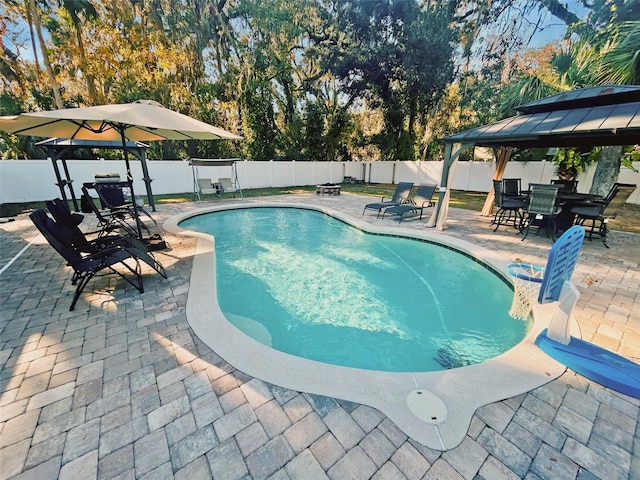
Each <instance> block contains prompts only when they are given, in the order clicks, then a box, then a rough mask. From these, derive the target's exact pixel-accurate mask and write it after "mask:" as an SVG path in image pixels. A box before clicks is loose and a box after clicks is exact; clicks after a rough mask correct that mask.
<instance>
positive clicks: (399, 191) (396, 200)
mask: <svg viewBox="0 0 640 480" xmlns="http://www.w3.org/2000/svg"><path fill="white" fill-rule="evenodd" d="M411 188H413V182H400V183H398V185H397V186H396V191H395V192H393V197H391V200H388V201H386V202H385V201H384V197H382V199H381V200H380V201H379V202H376V203H367V204H366V205H365V206H364V210H362V214H363V215H364V212H366V211H367V210H376V211H377V212H378V213H377V215H376V217H380V212H381V211H382V210H383V209H385V208H387V207H393V206H395V205H402V204H403V203H405V202H406V201H407V198H409V194H410V193H411Z"/></svg>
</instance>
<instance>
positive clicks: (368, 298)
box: [180, 207, 531, 372]
mask: <svg viewBox="0 0 640 480" xmlns="http://www.w3.org/2000/svg"><path fill="white" fill-rule="evenodd" d="M180 227H182V228H185V229H189V230H193V231H198V232H204V233H209V234H211V235H213V236H214V237H215V255H216V280H217V296H218V303H219V304H220V308H221V309H222V311H223V313H224V314H225V317H226V318H227V319H228V320H229V321H230V322H231V323H233V324H234V325H235V326H237V327H238V328H239V329H241V330H243V331H244V332H245V333H246V334H247V335H250V336H252V337H253V338H255V339H256V340H258V341H260V342H262V343H265V344H267V345H269V346H271V347H272V348H275V349H277V350H280V351H283V352H286V353H290V354H292V355H297V356H300V357H305V358H308V359H311V360H317V361H320V362H325V363H330V364H334V365H342V366H348V367H354V368H363V369H371V370H383V371H393V372H412V371H434V370H443V369H447V368H454V367H459V366H465V365H470V364H474V363H479V362H482V361H484V360H487V359H490V358H493V357H495V356H497V355H500V354H501V353H503V352H505V351H507V350H509V349H510V348H511V347H513V346H515V345H516V344H518V343H519V342H520V341H522V339H523V338H524V337H525V336H526V334H527V332H528V330H529V328H530V327H531V321H530V320H529V321H527V322H522V321H520V320H514V319H513V318H511V317H510V316H509V315H508V311H509V308H510V305H511V300H512V298H513V293H512V290H511V288H510V287H509V286H508V285H507V284H506V283H505V282H504V280H503V279H501V278H500V277H499V276H498V275H497V274H495V273H494V272H492V271H491V270H489V268H487V267H486V266H483V265H482V264H480V263H478V262H476V261H474V260H473V259H471V258H469V257H467V256H466V255H463V254H461V253H458V252H456V251H454V250H451V249H449V248H445V247H443V246H439V245H436V244H432V243H429V242H424V241H419V240H414V239H408V238H398V237H394V236H385V235H373V234H368V233H365V232H363V231H361V230H359V229H357V228H354V227H352V226H350V225H348V224H346V223H344V222H342V221H340V220H337V219H335V218H333V217H331V216H328V215H326V214H323V213H320V212H317V211H313V210H306V209H298V208H275V207H254V208H243V209H235V210H225V211H219V212H213V213H207V214H204V215H198V216H195V217H192V218H189V219H187V220H184V221H182V222H180ZM212 294H214V292H212Z"/></svg>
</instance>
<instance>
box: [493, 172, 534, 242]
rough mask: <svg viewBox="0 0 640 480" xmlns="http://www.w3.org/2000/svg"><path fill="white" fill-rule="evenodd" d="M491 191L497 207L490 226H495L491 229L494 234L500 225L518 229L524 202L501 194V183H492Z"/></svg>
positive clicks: (499, 181) (498, 181)
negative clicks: (508, 225)
mask: <svg viewBox="0 0 640 480" xmlns="http://www.w3.org/2000/svg"><path fill="white" fill-rule="evenodd" d="M493 191H494V194H495V199H496V200H495V204H496V207H498V210H496V214H495V215H494V216H493V220H491V225H495V226H496V228H494V229H493V231H494V232H495V231H496V230H498V227H499V226H500V225H507V224H511V225H513V228H519V227H520V224H521V223H522V213H521V210H522V209H523V208H524V207H525V205H526V204H525V202H524V201H523V200H520V199H518V198H510V197H507V196H506V195H504V194H503V192H502V181H501V180H494V181H493Z"/></svg>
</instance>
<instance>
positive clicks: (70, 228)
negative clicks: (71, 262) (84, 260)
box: [45, 198, 167, 278]
mask: <svg viewBox="0 0 640 480" xmlns="http://www.w3.org/2000/svg"><path fill="white" fill-rule="evenodd" d="M45 204H46V206H47V209H48V210H49V212H50V213H51V215H52V216H53V218H54V219H55V221H56V227H57V232H56V234H57V236H58V238H59V239H60V240H61V241H62V242H63V243H64V244H66V245H69V246H71V247H72V248H74V249H76V250H78V251H79V252H81V253H96V252H99V251H101V250H105V249H107V248H110V247H117V248H124V249H127V250H129V251H130V252H131V253H132V254H133V255H135V256H136V258H138V259H139V260H142V261H143V262H144V263H146V264H147V265H149V266H150V267H151V268H153V269H154V270H155V271H156V272H158V273H159V274H160V275H162V277H164V278H167V274H166V272H165V270H164V267H163V266H162V264H161V263H160V262H158V260H156V258H155V257H154V256H153V254H152V253H151V252H149V251H148V249H147V246H146V245H145V244H144V243H142V242H141V241H140V240H138V239H137V238H136V237H135V236H133V235H124V236H122V235H103V236H98V237H97V238H94V239H88V238H87V236H86V234H85V233H84V232H82V230H80V228H79V227H78V226H77V225H73V224H71V223H68V222H67V221H66V216H65V213H64V210H65V208H64V207H65V205H64V202H63V201H62V200H60V199H59V198H57V199H55V200H51V201H47V202H45ZM54 212H55V213H54ZM100 232H102V231H100ZM93 233H97V232H93Z"/></svg>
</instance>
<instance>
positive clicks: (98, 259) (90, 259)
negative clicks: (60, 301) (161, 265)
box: [29, 209, 164, 311]
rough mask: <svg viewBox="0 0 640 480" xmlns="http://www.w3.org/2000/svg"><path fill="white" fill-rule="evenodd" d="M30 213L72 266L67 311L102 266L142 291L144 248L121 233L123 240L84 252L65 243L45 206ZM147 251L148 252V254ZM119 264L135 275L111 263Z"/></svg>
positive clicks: (52, 244)
mask: <svg viewBox="0 0 640 480" xmlns="http://www.w3.org/2000/svg"><path fill="white" fill-rule="evenodd" d="M29 217H30V218H31V221H32V222H33V223H34V224H35V226H36V227H37V228H38V230H39V231H40V233H42V235H43V236H44V237H45V238H46V239H47V241H48V242H49V244H50V245H51V246H52V247H53V248H54V250H56V251H57V252H58V253H59V254H60V255H61V256H62V258H64V259H65V260H66V261H67V265H69V266H70V267H71V268H72V269H73V276H72V277H71V283H72V284H73V285H76V291H75V294H74V296H73V300H72V302H71V306H70V307H69V310H70V311H71V310H73V309H74V308H75V306H76V302H77V301H78V298H79V297H80V294H81V293H82V291H83V290H84V288H85V287H86V285H87V283H89V280H91V279H92V278H93V277H94V276H96V275H97V274H98V273H99V272H101V271H102V270H109V271H110V272H111V273H115V274H117V275H119V276H120V277H122V278H123V279H124V280H125V281H126V282H127V283H129V284H130V285H132V286H133V287H135V288H136V290H138V291H139V292H140V293H144V287H143V285H142V275H141V271H140V259H141V257H142V258H143V257H144V256H145V252H142V251H140V250H139V249H138V248H137V247H136V246H135V245H133V244H129V243H128V241H127V237H122V239H123V242H122V244H120V245H115V244H111V245H108V246H105V247H104V248H102V249H97V250H96V251H95V252H93V253H88V254H84V253H83V252H81V251H79V250H78V249H76V248H74V247H73V246H71V245H70V244H68V243H67V242H68V239H67V238H66V237H65V235H64V232H63V231H62V230H61V228H60V227H59V225H58V224H57V223H56V222H55V221H54V220H53V219H51V218H49V216H48V215H47V214H46V212H45V211H44V210H41V209H38V210H35V211H34V212H32V213H31V214H30V215H29ZM146 255H147V256H148V254H146ZM127 260H132V261H133V262H134V263H135V266H134V267H132V266H131V265H129V264H128V263H127V262H126V261H127ZM118 264H120V265H122V266H124V267H125V268H126V269H127V270H128V271H129V272H130V273H132V274H133V276H134V278H133V279H131V278H129V276H128V275H126V274H125V273H122V272H120V271H118V270H116V269H115V268H114V267H115V266H116V265H118ZM163 274H164V270H163ZM163 276H164V275H163Z"/></svg>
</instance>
